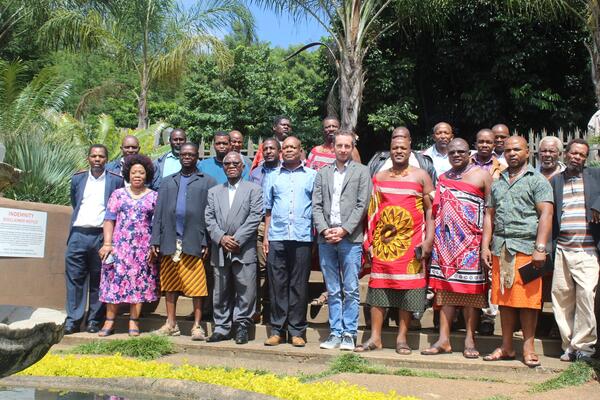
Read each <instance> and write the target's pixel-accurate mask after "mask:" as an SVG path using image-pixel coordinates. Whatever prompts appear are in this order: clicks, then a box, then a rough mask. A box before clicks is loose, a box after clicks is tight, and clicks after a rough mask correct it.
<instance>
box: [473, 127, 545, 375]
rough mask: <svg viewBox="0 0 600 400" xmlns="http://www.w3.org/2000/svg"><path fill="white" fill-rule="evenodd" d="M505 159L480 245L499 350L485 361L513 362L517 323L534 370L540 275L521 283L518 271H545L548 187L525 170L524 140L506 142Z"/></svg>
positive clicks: (530, 170) (539, 176)
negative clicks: (496, 311) (496, 309)
mask: <svg viewBox="0 0 600 400" xmlns="http://www.w3.org/2000/svg"><path fill="white" fill-rule="evenodd" d="M504 154H505V157H506V161H507V163H508V168H507V169H506V170H504V171H503V172H502V173H501V174H500V178H499V179H498V180H496V181H495V182H494V183H493V184H492V193H491V196H490V199H489V202H488V207H487V212H486V214H485V218H484V227H483V239H482V243H481V259H482V262H483V263H484V265H485V266H486V267H487V268H490V269H491V270H492V303H493V304H498V305H499V306H500V314H501V316H502V346H501V347H500V348H498V349H496V350H494V351H493V352H492V354H490V355H488V356H486V357H484V360H485V361H498V360H512V359H514V358H515V351H514V349H513V342H512V337H513V331H514V328H515V325H516V322H517V318H519V319H520V322H521V328H522V330H523V362H524V363H525V364H526V365H527V366H529V367H537V366H539V365H540V361H539V358H538V356H537V354H536V353H535V346H534V335H535V328H536V325H537V316H538V313H539V310H540V309H541V306H542V280H541V274H540V275H539V277H537V278H536V279H534V280H532V281H530V282H528V283H524V281H523V279H522V277H521V273H520V272H519V269H520V268H522V267H525V268H528V267H531V266H533V268H534V269H540V268H542V267H543V266H544V263H545V261H546V251H547V250H546V243H548V240H549V239H550V234H551V232H552V212H553V202H554V200H553V194H552V187H551V186H550V184H549V183H548V180H547V179H546V178H545V177H544V176H543V175H542V174H540V173H539V172H537V171H535V169H533V167H532V166H531V165H529V163H528V159H529V150H528V147H527V141H526V140H525V139H524V138H522V137H520V136H512V137H510V138H508V139H507V140H506V142H505V147H504ZM490 245H491V246H490Z"/></svg>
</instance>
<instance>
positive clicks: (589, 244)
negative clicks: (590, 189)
mask: <svg viewBox="0 0 600 400" xmlns="http://www.w3.org/2000/svg"><path fill="white" fill-rule="evenodd" d="M583 183H584V182H583V177H582V176H571V177H567V176H565V185H564V187H563V205H562V216H561V219H560V233H559V235H558V240H557V244H556V245H557V247H559V248H561V249H563V250H567V251H585V252H589V253H592V254H596V245H595V243H594V237H593V236H592V233H591V232H590V228H589V225H588V222H587V220H586V218H585V191H584V186H583Z"/></svg>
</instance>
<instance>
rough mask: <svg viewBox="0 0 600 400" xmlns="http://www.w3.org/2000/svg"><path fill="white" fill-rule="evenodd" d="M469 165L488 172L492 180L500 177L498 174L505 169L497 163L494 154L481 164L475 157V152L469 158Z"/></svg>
mask: <svg viewBox="0 0 600 400" xmlns="http://www.w3.org/2000/svg"><path fill="white" fill-rule="evenodd" d="M471 163H472V164H475V165H477V166H478V167H479V168H482V169H484V170H486V171H487V172H489V174H490V175H491V176H492V178H494V179H498V178H499V177H500V173H501V172H502V171H504V170H505V169H506V167H505V166H503V165H502V164H500V162H499V161H498V159H496V156H495V155H494V154H492V156H491V157H490V159H489V160H487V161H486V162H481V161H479V158H478V157H477V152H475V153H473V155H472V156H471Z"/></svg>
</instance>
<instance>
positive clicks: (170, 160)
mask: <svg viewBox="0 0 600 400" xmlns="http://www.w3.org/2000/svg"><path fill="white" fill-rule="evenodd" d="M179 171H181V161H179V157H176V156H175V155H173V153H172V152H169V153H168V154H167V156H166V157H165V163H164V164H163V171H162V178H164V177H167V176H169V175H173V174H176V173H178V172H179Z"/></svg>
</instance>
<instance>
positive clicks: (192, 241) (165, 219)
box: [150, 171, 216, 257]
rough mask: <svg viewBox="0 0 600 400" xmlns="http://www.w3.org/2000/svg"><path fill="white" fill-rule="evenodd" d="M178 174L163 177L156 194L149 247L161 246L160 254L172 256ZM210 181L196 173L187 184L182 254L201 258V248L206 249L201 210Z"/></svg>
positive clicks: (175, 236)
mask: <svg viewBox="0 0 600 400" xmlns="http://www.w3.org/2000/svg"><path fill="white" fill-rule="evenodd" d="M180 181H181V173H180V172H178V173H176V174H173V175H169V176H167V177H165V178H164V179H163V180H162V182H161V184H160V189H159V190H158V200H157V201H156V209H155V210H154V219H153V220H152V238H151V240H150V244H151V245H153V246H160V253H161V254H163V255H171V254H174V253H175V242H176V240H177V232H176V222H175V208H176V207H177V193H178V192H179V182H180ZM215 185H216V182H215V180H214V179H213V178H211V177H210V176H208V175H205V174H203V173H202V172H200V171H196V173H194V174H193V175H192V176H191V177H190V180H189V181H188V187H187V193H186V201H185V227H184V230H183V249H182V250H183V253H184V254H188V255H191V256H196V257H201V256H202V248H203V247H206V246H207V243H208V240H207V237H206V236H207V233H206V223H205V222H204V209H205V208H206V204H207V196H208V189H210V188H211V187H213V186H215Z"/></svg>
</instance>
